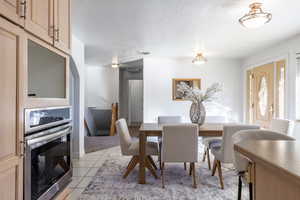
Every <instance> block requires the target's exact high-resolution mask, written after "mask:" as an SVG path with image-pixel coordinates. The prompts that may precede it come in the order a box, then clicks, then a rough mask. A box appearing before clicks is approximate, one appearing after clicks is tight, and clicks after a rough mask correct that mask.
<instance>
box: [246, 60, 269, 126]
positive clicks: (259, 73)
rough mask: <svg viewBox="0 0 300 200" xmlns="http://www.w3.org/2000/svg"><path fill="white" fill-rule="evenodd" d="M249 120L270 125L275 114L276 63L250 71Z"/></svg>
mask: <svg viewBox="0 0 300 200" xmlns="http://www.w3.org/2000/svg"><path fill="white" fill-rule="evenodd" d="M247 74H248V98H249V104H248V105H249V107H250V108H249V109H248V110H249V113H248V115H249V119H251V120H249V121H250V122H252V123H254V124H259V125H260V126H262V127H268V126H269V123H270V121H271V119H272V118H273V116H274V63H270V64H266V65H263V66H260V67H256V68H254V69H252V70H250V71H248V73H247Z"/></svg>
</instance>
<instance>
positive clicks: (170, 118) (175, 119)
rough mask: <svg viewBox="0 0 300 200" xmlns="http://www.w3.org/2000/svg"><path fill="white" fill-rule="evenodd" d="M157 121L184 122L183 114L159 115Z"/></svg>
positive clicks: (162, 122) (168, 122)
mask: <svg viewBox="0 0 300 200" xmlns="http://www.w3.org/2000/svg"><path fill="white" fill-rule="evenodd" d="M157 122H158V123H159V124H178V123H181V122H182V117H181V116H158V118H157Z"/></svg>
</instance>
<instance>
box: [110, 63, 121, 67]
mask: <svg viewBox="0 0 300 200" xmlns="http://www.w3.org/2000/svg"><path fill="white" fill-rule="evenodd" d="M111 67H112V68H118V67H119V64H118V63H112V64H111Z"/></svg>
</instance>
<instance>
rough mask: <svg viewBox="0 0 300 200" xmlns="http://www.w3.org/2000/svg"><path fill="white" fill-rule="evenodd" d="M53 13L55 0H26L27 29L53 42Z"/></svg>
mask: <svg viewBox="0 0 300 200" xmlns="http://www.w3.org/2000/svg"><path fill="white" fill-rule="evenodd" d="M53 14H54V11H53V0H26V19H25V29H26V30H27V31H28V32H30V33H32V34H34V35H35V36H37V37H39V38H41V39H43V40H44V41H46V42H48V43H51V44H52V43H53V31H54V24H53V16H54V15H53Z"/></svg>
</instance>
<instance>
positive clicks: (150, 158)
mask: <svg viewBox="0 0 300 200" xmlns="http://www.w3.org/2000/svg"><path fill="white" fill-rule="evenodd" d="M147 157H148V158H149V161H150V163H151V165H152V166H153V167H154V169H155V170H157V167H156V165H155V162H154V160H153V158H152V157H151V156H147Z"/></svg>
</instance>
